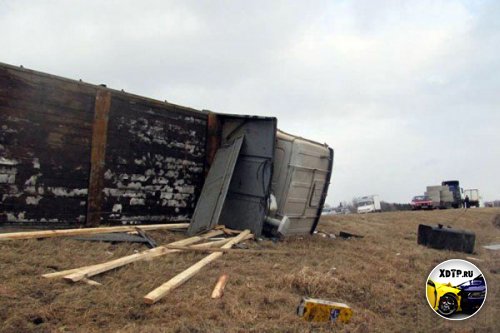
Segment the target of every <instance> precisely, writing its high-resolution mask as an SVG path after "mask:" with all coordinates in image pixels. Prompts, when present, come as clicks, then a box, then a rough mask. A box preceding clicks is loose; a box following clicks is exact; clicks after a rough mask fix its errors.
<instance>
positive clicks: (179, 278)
mask: <svg viewBox="0 0 500 333" xmlns="http://www.w3.org/2000/svg"><path fill="white" fill-rule="evenodd" d="M248 235H250V230H245V231H243V232H242V233H240V234H239V235H238V236H236V237H234V238H233V239H231V241H229V242H227V243H226V244H225V245H223V246H222V249H230V248H231V247H232V246H233V245H234V244H237V243H239V242H241V241H242V240H243V239H244V238H245V237H246V236H248ZM222 255H223V253H222V252H217V253H212V254H210V255H208V256H206V257H205V258H203V259H202V260H200V261H198V262H197V263H196V264H194V265H193V266H191V267H189V268H188V269H186V270H185V271H183V272H182V273H180V274H177V275H176V276H174V277H173V278H172V279H170V280H169V281H167V282H165V283H164V284H162V285H161V286H159V287H158V288H156V289H155V290H153V291H151V292H150V293H149V294H147V295H146V296H144V302H145V303H147V304H153V303H156V302H158V301H159V300H160V299H161V298H163V297H164V296H165V295H166V294H168V293H169V292H170V291H171V290H173V289H175V288H177V287H178V286H180V285H181V284H183V283H184V282H186V281H187V280H189V279H190V278H191V277H193V276H194V275H195V274H196V273H198V272H199V271H200V270H201V269H202V268H203V267H205V266H206V265H208V264H210V263H211V262H212V261H215V260H217V259H218V258H219V257H221V256H222Z"/></svg>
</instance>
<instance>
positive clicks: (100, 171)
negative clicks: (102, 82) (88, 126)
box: [86, 90, 111, 227]
mask: <svg viewBox="0 0 500 333" xmlns="http://www.w3.org/2000/svg"><path fill="white" fill-rule="evenodd" d="M110 106H111V93H110V92H109V91H106V90H98V91H97V95H96V97H95V116H94V126H93V130H92V150H91V155H90V182H89V191H88V208H87V223H86V225H87V226H88V227H95V226H97V225H99V224H100V222H101V206H102V197H103V192H102V190H103V188H104V159H105V157H106V141H107V135H108V114H109V109H110Z"/></svg>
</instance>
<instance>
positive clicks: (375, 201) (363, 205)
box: [354, 195, 382, 214]
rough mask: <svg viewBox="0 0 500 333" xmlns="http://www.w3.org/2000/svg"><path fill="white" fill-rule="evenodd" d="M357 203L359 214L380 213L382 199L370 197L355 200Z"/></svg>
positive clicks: (376, 196) (374, 196)
mask: <svg viewBox="0 0 500 333" xmlns="http://www.w3.org/2000/svg"><path fill="white" fill-rule="evenodd" d="M354 201H355V203H356V206H357V207H358V208H357V212H358V214H364V213H372V212H380V211H382V209H381V206H380V198H379V196H378V195H368V196H365V197H361V198H357V199H355V200H354Z"/></svg>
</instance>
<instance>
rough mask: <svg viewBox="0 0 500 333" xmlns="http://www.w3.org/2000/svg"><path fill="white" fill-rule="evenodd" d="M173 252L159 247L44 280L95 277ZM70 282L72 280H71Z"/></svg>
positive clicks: (213, 233)
mask: <svg viewBox="0 0 500 333" xmlns="http://www.w3.org/2000/svg"><path fill="white" fill-rule="evenodd" d="M222 233H223V231H222V230H213V231H210V232H208V233H206V234H204V235H201V236H194V237H190V238H186V239H182V240H180V241H176V242H173V243H170V244H169V245H177V246H185V245H189V244H194V243H197V242H199V241H202V240H204V239H207V238H210V237H214V236H218V235H221V234H222ZM173 252H178V251H174V250H168V249H167V248H165V247H164V246H159V247H155V248H154V249H150V250H146V251H142V252H140V253H135V254H131V255H128V256H125V257H121V258H118V259H114V260H110V261H106V262H103V263H101V264H95V265H90V266H83V267H79V268H74V269H68V270H64V271H60V272H54V273H48V274H43V275H42V276H43V277H44V278H47V279H52V278H61V277H66V276H69V275H71V274H73V273H84V274H87V275H85V276H84V277H90V276H94V275H97V274H100V273H103V272H106V271H109V270H112V269H114V268H118V267H121V266H124V265H127V264H130V263H132V262H135V261H139V260H147V259H152V258H155V257H159V256H162V255H165V254H168V253H173ZM69 280H71V279H69ZM72 281H73V280H72ZM74 281H78V280H74Z"/></svg>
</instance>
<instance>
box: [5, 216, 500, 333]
mask: <svg viewBox="0 0 500 333" xmlns="http://www.w3.org/2000/svg"><path fill="white" fill-rule="evenodd" d="M419 223H425V224H437V223H442V224H444V225H451V226H453V227H455V228H464V229H469V230H472V231H474V232H475V233H476V248H475V253H474V254H473V255H469V254H465V253H459V252H450V251H439V250H433V249H429V248H425V247H422V246H419V245H417V244H416V242H417V226H418V224H419ZM318 229H319V230H322V231H325V232H327V233H335V234H338V232H339V231H347V232H352V233H357V234H362V235H364V236H365V237H364V238H361V239H349V240H344V239H340V238H335V239H331V238H327V237H322V236H321V235H318V234H317V235H314V236H308V237H302V238H294V239H288V240H286V241H283V242H277V243H273V242H271V241H262V242H253V241H247V242H246V244H248V246H249V247H250V248H252V249H276V250H279V251H286V252H287V254H272V255H271V254H240V253H232V254H231V253H230V254H225V255H224V256H223V257H222V258H221V259H219V260H218V261H216V262H214V263H213V264H211V265H210V266H208V267H205V268H204V269H203V270H202V272H201V273H200V274H198V275H197V276H196V277H194V278H193V279H191V280H190V281H188V282H187V283H185V284H184V285H183V286H181V287H180V288H178V289H177V290H175V291H173V292H172V293H170V294H169V295H167V297H165V298H164V299H162V300H161V301H160V302H158V303H157V304H155V305H147V304H144V303H143V302H142V297H143V296H144V295H145V294H147V293H148V292H149V291H151V290H152V289H154V288H156V287H157V286H159V285H160V284H162V283H163V282H165V281H167V280H168V279H169V278H171V277H172V276H174V275H175V274H176V273H178V272H180V271H181V270H183V269H185V268H187V267H189V266H190V265H191V264H193V263H195V262H196V261H197V260H199V259H201V258H203V256H204V254H202V253H185V254H172V255H168V256H164V257H160V258H157V259H155V260H152V261H148V262H137V263H134V264H131V265H128V266H125V267H122V268H119V269H117V270H115V271H111V272H107V273H105V274H102V275H100V276H96V277H94V279H95V280H96V281H98V282H101V283H102V284H103V286H98V287H95V286H89V285H86V284H70V283H67V282H65V281H62V280H47V279H44V278H42V277H41V276H40V275H41V274H43V273H47V272H52V271H55V270H63V269H69V268H75V267H79V266H83V265H88V264H94V263H99V262H103V261H107V260H110V259H114V258H118V257H120V256H124V255H127V254H131V253H133V252H134V251H135V250H139V251H140V250H144V249H145V247H144V246H142V245H138V244H116V245H111V244H107V243H93V242H82V241H77V240H71V239H62V238H58V239H56V238H54V239H45V240H19V241H9V242H2V243H0V309H1V311H0V331H1V332H330V331H338V332H435V331H437V332H500V320H499V318H498V317H499V315H500V277H499V276H500V275H499V274H500V252H498V251H491V250H487V249H484V248H482V245H485V244H489V243H493V242H500V209H493V208H491V209H470V210H468V211H464V210H446V211H432V212H426V211H423V212H395V213H380V214H369V215H346V216H329V217H325V218H323V220H322V222H321V224H320V225H319V227H318ZM150 234H151V235H152V236H153V237H154V238H155V239H157V241H158V242H159V243H166V242H169V241H173V240H175V239H180V238H182V237H183V236H182V235H181V234H179V233H172V232H167V231H161V232H160V231H157V232H150ZM468 256H472V257H475V258H478V259H480V260H481V261H473V263H474V264H476V265H477V266H478V267H479V268H480V269H481V270H482V271H483V273H484V275H485V277H486V280H487V283H488V295H487V299H486V303H485V305H484V306H483V308H482V310H481V311H480V312H479V313H477V314H476V315H475V316H474V317H472V318H470V319H467V320H465V321H456V322H450V321H447V320H444V319H441V318H440V317H438V316H437V315H436V314H435V313H433V312H432V310H431V309H430V308H429V306H428V305H427V303H426V299H425V283H426V279H427V275H428V274H429V272H430V271H431V269H432V268H433V267H434V266H435V265H436V264H438V263H439V262H441V261H443V260H446V259H451V258H463V259H465V258H466V257H468ZM221 273H227V274H228V275H229V282H228V285H227V287H226V292H225V295H224V297H223V298H222V299H218V300H212V299H211V298H210V293H211V291H212V288H213V286H214V284H215V282H216V280H217V277H218V276H219V275H220V274H221ZM302 296H313V297H318V298H323V299H327V300H332V301H340V302H345V303H347V304H348V305H350V306H351V307H352V308H353V310H354V316H353V319H352V321H351V322H350V323H348V324H335V325H332V324H328V323H326V324H318V323H308V322H304V321H302V320H301V319H299V318H298V317H297V316H296V314H295V311H296V307H297V305H298V304H299V301H300V299H301V297H302Z"/></svg>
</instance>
